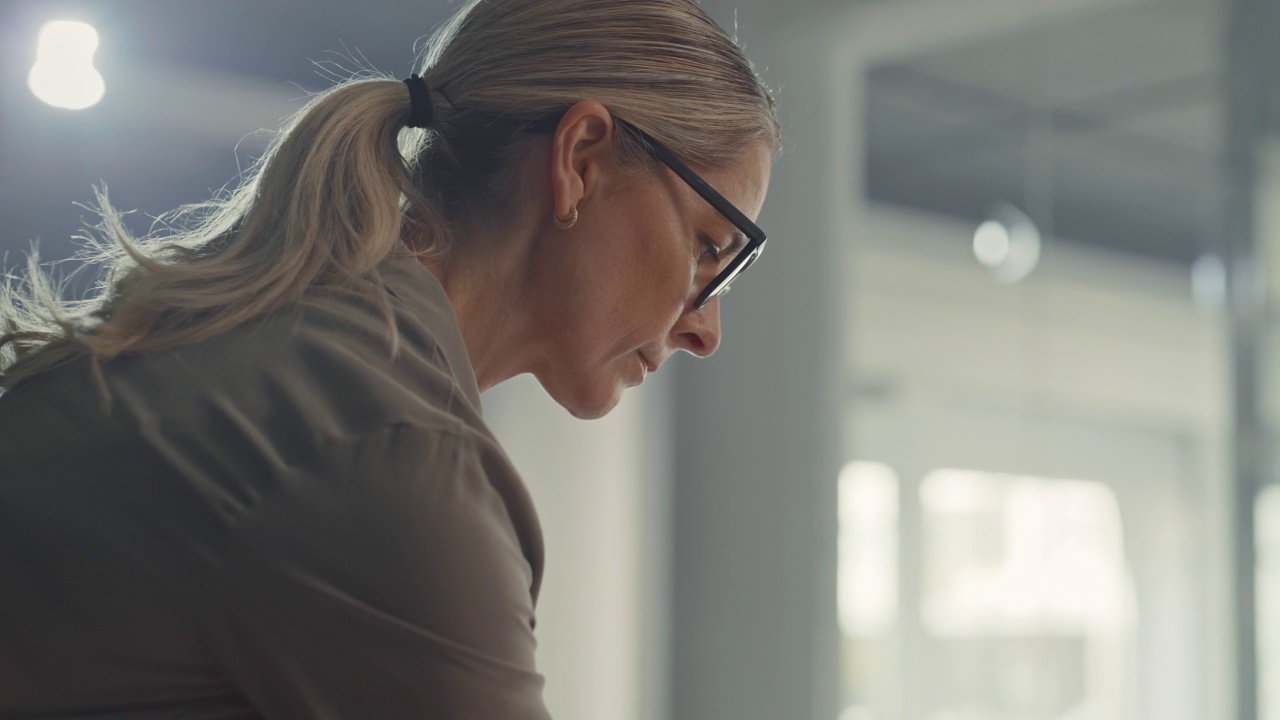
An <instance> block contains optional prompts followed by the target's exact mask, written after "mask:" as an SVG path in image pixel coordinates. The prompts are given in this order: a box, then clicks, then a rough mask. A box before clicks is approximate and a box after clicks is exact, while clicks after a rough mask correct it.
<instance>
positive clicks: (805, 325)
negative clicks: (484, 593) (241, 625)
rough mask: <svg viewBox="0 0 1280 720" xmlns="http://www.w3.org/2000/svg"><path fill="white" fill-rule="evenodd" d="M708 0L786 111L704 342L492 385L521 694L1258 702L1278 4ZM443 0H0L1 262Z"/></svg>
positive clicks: (133, 223) (1273, 715)
mask: <svg viewBox="0 0 1280 720" xmlns="http://www.w3.org/2000/svg"><path fill="white" fill-rule="evenodd" d="M620 1H621V0H620ZM703 4H704V6H705V7H707V8H708V9H709V10H710V11H711V12H712V14H713V15H715V17H716V18H717V19H718V20H719V21H720V22H721V23H722V24H723V25H724V26H725V27H727V28H730V29H732V31H733V32H735V33H736V34H737V36H738V37H739V39H740V41H741V42H742V43H743V44H744V46H745V47H746V50H747V53H748V55H749V56H750V57H752V59H753V60H754V61H755V63H756V65H757V70H758V71H759V72H760V73H761V75H762V76H763V77H764V78H765V79H766V81H767V82H768V83H769V84H770V85H771V87H773V88H774V89H775V91H776V94H777V97H778V100H779V102H780V107H781V116H782V120H783V123H784V127H785V133H786V142H785V147H784V151H783V154H782V155H781V157H780V158H779V160H778V162H777V164H776V165H775V170H774V176H773V183H772V186H771V189H770V195H769V199H768V201H767V203H766V205H765V207H764V211H763V213H762V215H761V217H760V224H761V225H762V226H763V227H764V228H765V229H766V230H767V231H768V232H769V233H770V237H771V240H770V244H769V248H768V252H767V253H766V255H765V259H764V262H762V263H760V264H758V265H757V266H756V268H755V269H753V271H752V273H750V276H749V277H748V278H746V279H745V280H744V281H743V282H740V283H738V286H736V288H735V291H734V293H733V294H732V295H731V296H729V297H728V298H727V301H726V302H725V303H724V304H723V315H724V319H723V324H724V331H725V339H724V342H723V345H722V347H721V350H720V352H719V353H718V354H717V355H716V356H715V357H714V358H712V359H710V360H708V361H703V362H698V363H693V362H691V361H690V358H687V357H682V358H679V359H678V360H677V361H674V362H673V363H672V364H671V365H670V366H669V368H668V370H667V371H666V372H663V373H660V374H658V375H656V376H654V377H652V378H651V379H650V382H649V383H647V384H646V386H645V388H644V389H642V390H635V391H632V392H631V394H630V395H629V396H628V397H627V398H626V400H624V402H623V404H622V405H621V406H620V407H619V409H618V410H617V411H615V412H614V413H613V414H612V415H611V416H609V417H608V418H606V419H604V420H601V421H596V422H592V423H584V422H580V421H577V420H574V419H572V418H570V417H569V416H568V415H567V414H566V413H564V412H563V411H562V410H560V409H559V408H558V407H556V406H555V405H554V404H553V403H551V402H550V401H549V400H548V399H546V398H545V397H544V396H543V395H542V392H541V390H540V389H539V388H538V387H537V385H536V383H534V382H533V381H531V380H527V379H524V378H522V379H517V380H515V381H512V382H510V383H508V384H506V385H504V386H501V387H499V388H497V389H495V390H493V391H491V392H490V393H489V394H488V395H487V396H486V398H485V402H486V412H487V415H488V418H489V420H490V422H491V424H492V425H493V427H494V429H495V431H496V432H497V433H498V434H499V436H500V437H501V438H502V439H503V441H504V443H505V444H506V446H507V448H508V450H509V452H510V454H511V455H512V456H513V458H514V460H515V461H516V464H517V465H518V466H519V467H521V469H522V470H523V472H524V473H525V475H526V479H527V481H528V483H529V485H530V487H531V488H532V490H533V492H534V495H535V499H536V500H537V503H538V506H539V511H540V513H541V516H542V521H543V525H544V530H545V534H546V539H547V551H548V553H547V554H548V563H547V570H546V578H545V583H544V592H543V596H542V600H541V604H540V607H539V615H540V620H539V626H538V632H539V638H540V662H541V667H542V670H543V672H544V673H545V675H546V676H547V690H546V697H547V702H548V705H549V706H550V708H551V710H552V713H553V715H554V716H555V717H557V718H559V719H560V720H587V719H588V718H593V719H594V718H610V719H611V720H658V719H660V718H674V719H677V720H730V719H733V720H740V719H752V720H754V719H759V720H819V719H821V720H1137V719H1139V718H1142V719H1148V718H1150V719H1156V718H1158V719H1159V720H1222V719H1227V718H1233V719H1237V720H1258V719H1261V718H1266V719H1267V720H1277V719H1280V491H1277V490H1276V487H1277V485H1276V481H1277V480H1278V479H1280V475H1278V472H1280V464H1277V462H1276V456H1275V451H1274V449H1273V448H1274V446H1275V445H1276V443H1275V442H1274V437H1275V427H1276V421H1277V417H1280V391H1278V389H1280V382H1277V380H1280V374H1278V372H1277V371H1280V365H1277V363H1276V357H1275V356H1276V350H1277V349H1280V344H1278V343H1277V340H1276V336H1275V333H1273V332H1272V327H1273V326H1274V321H1275V318H1276V315H1275V313H1274V312H1273V311H1272V308H1273V306H1274V297H1275V293H1276V288H1278V287H1280V282H1277V281H1278V280H1280V253H1277V252H1275V250H1276V249H1277V248H1280V154H1278V152H1277V147H1280V146H1277V145H1276V144H1274V142H1273V140H1272V137H1273V136H1277V131H1280V47H1278V46H1280V43H1277V42H1276V38H1277V37H1280V3H1276V2H1275V0H880V1H878V2H876V1H870V0H867V1H862V2H859V1H856V0H792V1H791V2H787V3H779V2H777V1H776V0H706V2H704V3H703ZM455 8H456V4H455V3H446V2H435V1H425V0H421V1H415V2H407V1H405V0H366V1H364V2H352V1H350V0H310V1H307V2H304V1H303V0H219V1H214V0H204V1H197V0H187V1H183V0H102V1H93V0H80V1H79V2H71V1H64V0H5V1H3V2H0V255H2V257H3V269H4V270H5V271H6V272H11V271H13V270H14V269H15V268H17V267H18V266H19V265H20V263H21V262H22V260H23V258H24V256H25V253H26V252H28V250H29V249H30V248H31V244H32V241H35V240H39V243H40V252H41V256H42V258H43V259H45V260H47V261H51V262H52V261H65V260H67V259H68V258H71V257H72V256H73V255H74V250H75V246H74V244H73V243H71V242H70V241H69V238H70V237H71V236H72V235H74V234H76V233H77V232H78V231H79V230H80V229H81V228H82V226H83V223H84V222H86V221H92V220H93V214H92V213H91V212H90V211H89V210H88V209H86V208H85V207H84V204H89V203H90V202H91V200H92V197H93V196H92V191H91V187H92V185H94V184H95V183H103V182H105V183H106V184H107V185H108V186H109V188H110V192H111V197H112V200H113V202H114V203H115V205H116V206H117V207H119V208H121V209H128V210H134V211H135V212H134V213H133V214H131V215H130V216H129V219H128V222H129V224H130V227H131V228H132V229H134V230H135V231H138V232H143V231H145V230H146V229H147V228H148V227H149V226H150V223H151V221H152V217H153V216H154V215H157V214H159V213H161V212H163V211H166V210H169V209H171V208H173V207H175V206H177V205H179V204H181V203H185V202H194V201H199V200H202V199H205V198H207V197H209V195H210V194H211V193H214V192H216V191H217V190H218V189H219V188H221V187H223V186H224V185H225V184H227V183H230V182H234V181H235V180H236V178H237V176H238V173H239V172H240V171H241V169H242V168H246V167H248V166H249V165H250V164H251V163H252V161H253V159H254V158H255V157H256V155H257V154H258V153H260V152H261V150H262V149H263V147H264V146H265V144H266V142H267V140H268V139H269V137H270V132H269V131H270V130H272V129H275V128H277V127H278V126H279V125H280V124H281V121H282V120H283V118H285V117H286V116H288V115H289V114H290V113H291V112H292V111H294V110H296V109H297V108H298V107H300V105H301V104H302V103H303V102H304V101H305V99H306V97H307V94H308V93H309V92H312V91H317V90H321V89H323V88H325V87H328V86H329V85H331V84H332V83H333V81H334V79H335V78H345V77H349V76H350V75H352V74H354V73H358V72H362V71H364V70H366V69H376V70H377V71H380V72H384V73H389V74H392V75H395V76H397V77H404V76H406V75H407V74H408V73H409V72H411V71H412V69H413V61H414V58H415V43H416V42H418V41H419V40H420V39H422V38H423V37H424V36H426V35H428V34H429V33H430V31H431V30H432V29H433V28H434V27H435V25H436V24H437V23H439V22H440V21H442V20H443V19H444V18H445V17H446V16H447V15H448V13H449V12H451V11H452V10H453V9H455ZM60 20H72V21H80V22H84V23H88V24H90V25H92V26H93V27H94V28H96V41H97V43H98V44H97V46H96V51H95V50H92V49H86V48H91V41H92V40H93V39H94V38H93V37H86V34H85V31H84V29H83V28H81V27H79V26H57V27H55V30H57V29H58V28H59V27H60V28H61V30H62V31H63V34H62V35H56V33H55V39H54V40H50V41H48V43H47V44H46V45H45V46H43V47H42V46H41V44H40V38H41V35H40V33H41V29H42V28H43V27H45V26H46V24H47V23H49V22H52V21H60ZM59 38H61V39H59ZM87 42H89V43H90V44H89V45H86V43H87ZM68 58H69V59H68ZM69 67H70V68H72V69H68V68H69ZM91 102H92V104H91V105H89V106H88V107H85V108H84V109H80V110H72V109H66V108H65V107H56V106H55V105H62V106H66V105H85V104H88V103H91ZM50 103H53V104H50ZM59 267H60V268H61V269H62V271H67V270H70V269H72V268H74V267H75V261H74V260H71V261H66V262H63V263H62V264H61V265H60V266H59ZM84 287H85V283H84V281H76V282H72V283H70V284H69V285H68V289H67V292H68V293H70V294H74V293H76V292H81V291H83V288H84ZM317 632H320V633H322V632H323V628H317Z"/></svg>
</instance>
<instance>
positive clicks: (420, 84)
mask: <svg viewBox="0 0 1280 720" xmlns="http://www.w3.org/2000/svg"><path fill="white" fill-rule="evenodd" d="M404 84H405V85H408V86H409V123H408V127H411V128H425V127H428V126H430V125H431V120H432V118H433V117H434V116H435V108H433V107H432V106H431V88H430V87H428V86H427V81H426V80H423V79H422V77H421V76H419V75H410V76H409V77H408V78H407V79H405V81H404Z"/></svg>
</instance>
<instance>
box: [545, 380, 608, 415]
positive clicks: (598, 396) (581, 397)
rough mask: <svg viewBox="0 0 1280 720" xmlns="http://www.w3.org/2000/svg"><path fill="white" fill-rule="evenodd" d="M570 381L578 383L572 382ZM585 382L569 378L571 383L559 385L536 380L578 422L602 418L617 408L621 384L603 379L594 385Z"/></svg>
mask: <svg viewBox="0 0 1280 720" xmlns="http://www.w3.org/2000/svg"><path fill="white" fill-rule="evenodd" d="M572 380H577V381H578V382H572ZM585 380H587V378H571V382H569V383H565V384H563V385H561V384H559V383H554V384H553V383H551V382H548V381H547V380H544V379H543V378H538V381H539V382H540V383H542V388H543V389H544V390H546V391H547V394H548V395H550V396H551V399H552V400H555V401H556V403H558V404H559V405H560V407H562V408H564V409H565V410H568V411H569V414H570V415H572V416H574V417H576V418H578V419H579V420H596V419H599V418H602V417H604V416H605V415H608V414H609V411H610V410H613V409H614V408H615V407H617V406H618V402H619V401H620V400H621V399H622V392H623V390H624V389H625V388H624V386H623V384H622V383H621V382H619V381H617V380H616V379H615V380H614V381H613V382H605V381H604V379H603V378H601V379H600V380H601V381H600V382H596V383H588V382H584V381H585Z"/></svg>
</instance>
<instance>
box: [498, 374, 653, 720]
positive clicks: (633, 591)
mask: <svg viewBox="0 0 1280 720" xmlns="http://www.w3.org/2000/svg"><path fill="white" fill-rule="evenodd" d="M666 385H667V383H665V382H664V380H663V379H662V377H661V376H658V375H655V376H652V377H651V378H650V379H649V380H648V381H647V382H646V383H645V385H644V387H642V388H636V389H632V390H630V391H628V393H627V395H626V396H625V397H624V399H623V401H622V403H620V404H619V406H618V407H617V409H615V410H614V411H613V412H612V413H611V414H610V415H608V416H607V417H605V418H604V419H601V420H595V421H582V420H577V419H575V418H573V417H572V416H570V415H569V414H568V413H567V412H566V411H565V410H564V409H563V408H561V407H559V406H558V405H556V404H555V403H554V402H553V401H552V400H551V399H550V398H549V397H548V396H547V395H546V393H545V392H543V390H542V388H541V387H540V386H539V385H538V384H537V382H536V381H534V380H533V379H532V378H531V377H529V376H522V377H520V378H516V379H515V380H512V381H510V382H508V383H506V384H504V385H501V386H499V387H497V388H494V389H493V390H491V391H489V392H488V393H486V395H485V397H484V404H485V411H486V416H487V420H488V422H489V425H490V426H491V427H492V428H493V430H494V433H495V434H496V435H497V436H498V439H499V440H500V441H501V442H502V444H503V447H504V448H505V449H506V450H507V453H508V455H510V457H511V459H512V461H513V462H514V463H515V465H516V467H517V468H518V469H519V470H520V472H521V474H522V475H523V477H524V479H525V482H526V483H527V485H528V486H529V489H530V491H531V492H532V494H533V499H534V503H535V505H536V506H537V509H538V514H539V517H540V519H541V522H542V530H543V535H544V539H545V544H546V558H547V559H546V570H545V575H544V577H543V584H542V594H541V597H540V599H539V603H538V608H537V616H538V627H537V636H538V662H539V669H540V670H541V672H542V673H543V674H544V675H545V676H546V678H547V685H546V693H545V697H546V702H547V706H548V708H549V709H550V711H551V714H552V716H553V717H555V718H556V719H557V720H597V719H598V718H611V719H614V720H658V718H661V717H663V716H664V712H665V691H664V689H663V687H664V682H665V674H664V673H665V663H664V658H665V642H666V587H667V586H666V581H665V577H666V573H667V570H666V568H665V565H666V556H667V547H668V545H667V538H668V536H669V532H668V531H667V529H666V527H665V523H666V516H667V511H666V507H665V506H666V487H667V483H668V478H667V473H668V464H669V463H668V460H667V453H668V450H667V444H668V441H667V439H666V435H667V428H668V425H667V423H666V422H664V420H663V418H664V416H665V406H666V404H667V393H668V390H667V387H666Z"/></svg>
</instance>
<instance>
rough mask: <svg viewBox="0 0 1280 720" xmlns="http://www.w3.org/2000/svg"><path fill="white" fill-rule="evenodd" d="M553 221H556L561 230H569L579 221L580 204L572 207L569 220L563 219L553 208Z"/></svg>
mask: <svg viewBox="0 0 1280 720" xmlns="http://www.w3.org/2000/svg"><path fill="white" fill-rule="evenodd" d="M551 222H553V223H555V224H556V227H557V228H559V229H561V230H568V229H569V228H571V227H573V226H574V225H575V224H577V222H578V206H577V205H574V206H573V207H572V208H570V210H569V219H568V220H561V219H560V218H559V217H558V216H557V215H556V214H555V211H554V210H553V211H552V212H551Z"/></svg>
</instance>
